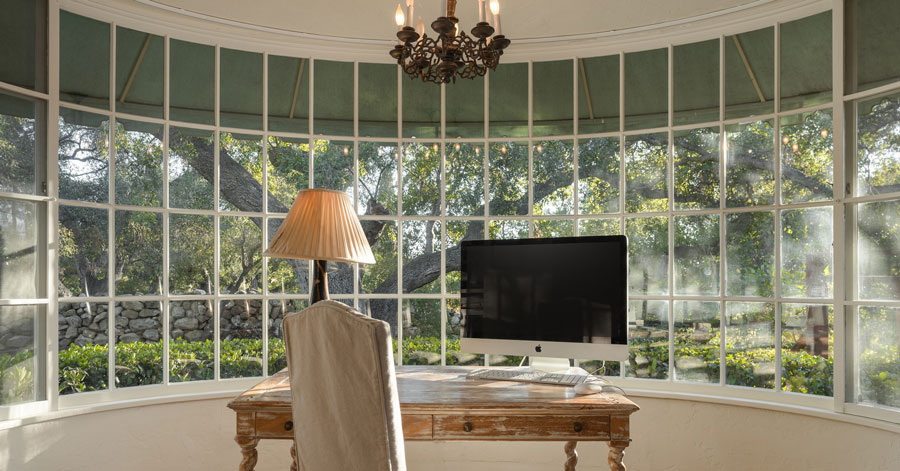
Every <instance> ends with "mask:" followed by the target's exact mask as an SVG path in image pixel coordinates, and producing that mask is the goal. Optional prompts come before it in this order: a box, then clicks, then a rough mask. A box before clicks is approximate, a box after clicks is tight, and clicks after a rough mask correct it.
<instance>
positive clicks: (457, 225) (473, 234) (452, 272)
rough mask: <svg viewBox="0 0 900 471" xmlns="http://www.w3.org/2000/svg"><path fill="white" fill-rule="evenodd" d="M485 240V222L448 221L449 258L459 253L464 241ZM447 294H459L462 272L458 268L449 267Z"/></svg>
mask: <svg viewBox="0 0 900 471" xmlns="http://www.w3.org/2000/svg"><path fill="white" fill-rule="evenodd" d="M482 239H484V221H447V247H448V249H447V257H448V258H450V257H451V256H452V255H451V251H454V250H455V251H459V250H460V249H459V246H460V243H461V242H462V241H464V240H482ZM446 278H447V293H459V287H460V272H459V267H458V266H457V267H456V268H454V269H451V268H450V267H447V276H446Z"/></svg>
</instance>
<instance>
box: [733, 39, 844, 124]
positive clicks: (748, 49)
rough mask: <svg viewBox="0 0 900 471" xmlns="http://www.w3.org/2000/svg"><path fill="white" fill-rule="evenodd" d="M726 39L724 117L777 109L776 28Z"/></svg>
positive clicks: (768, 111) (738, 116) (736, 116)
mask: <svg viewBox="0 0 900 471" xmlns="http://www.w3.org/2000/svg"><path fill="white" fill-rule="evenodd" d="M724 41H725V119H731V118H742V117H745V116H754V115H759V114H765V113H771V112H773V111H775V109H774V108H775V107H774V103H775V101H774V98H775V92H774V90H775V29H774V28H773V27H768V28H764V29H758V30H756V31H750V32H748V33H741V34H738V35H736V36H726V37H725V39H724ZM829 44H830V43H829Z"/></svg>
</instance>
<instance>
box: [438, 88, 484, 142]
mask: <svg viewBox="0 0 900 471" xmlns="http://www.w3.org/2000/svg"><path fill="white" fill-rule="evenodd" d="M444 93H445V94H446V108H447V111H446V113H447V124H446V135H447V136H446V137H448V138H454V137H484V77H476V78H474V79H472V80H458V81H457V82H456V83H454V84H452V85H447V86H446V87H444Z"/></svg>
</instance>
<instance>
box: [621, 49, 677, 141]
mask: <svg viewBox="0 0 900 471" xmlns="http://www.w3.org/2000/svg"><path fill="white" fill-rule="evenodd" d="M668 77H669V51H668V49H654V50H652V51H641V52H629V53H627V54H625V129H647V128H657V127H660V126H665V125H666V124H668V122H669V114H668V108H669V106H668V103H669V79H668Z"/></svg>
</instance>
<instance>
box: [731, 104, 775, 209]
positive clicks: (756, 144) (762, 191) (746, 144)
mask: <svg viewBox="0 0 900 471" xmlns="http://www.w3.org/2000/svg"><path fill="white" fill-rule="evenodd" d="M725 137H726V139H727V141H726V144H725V145H726V148H727V149H728V151H727V154H726V155H727V156H728V163H727V167H726V168H727V171H728V173H727V176H726V177H725V197H726V203H727V205H728V207H730V208H733V207H738V206H756V205H768V204H773V203H774V202H775V169H774V165H775V164H774V162H775V156H774V155H775V149H774V146H775V129H774V122H773V121H772V120H771V119H770V120H766V121H754V122H751V123H742V124H732V125H729V126H726V127H725Z"/></svg>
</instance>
